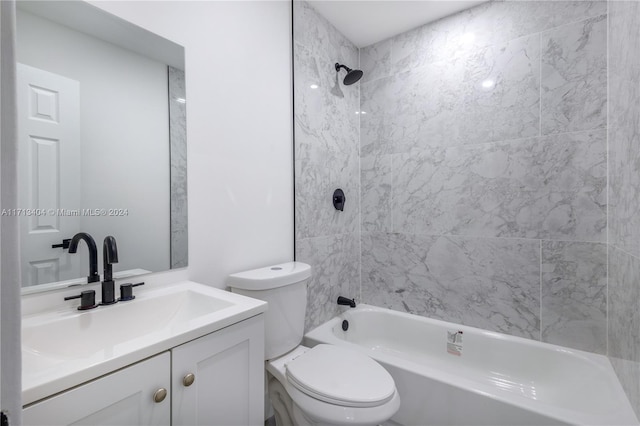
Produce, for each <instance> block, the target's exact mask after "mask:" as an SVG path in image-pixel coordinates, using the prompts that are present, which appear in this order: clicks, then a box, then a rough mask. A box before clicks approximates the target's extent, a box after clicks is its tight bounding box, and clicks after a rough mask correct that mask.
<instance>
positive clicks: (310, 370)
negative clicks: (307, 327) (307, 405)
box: [285, 344, 396, 408]
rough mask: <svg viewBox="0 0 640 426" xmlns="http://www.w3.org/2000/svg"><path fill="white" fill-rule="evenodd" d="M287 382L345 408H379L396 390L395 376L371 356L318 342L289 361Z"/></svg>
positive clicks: (312, 395) (319, 398)
mask: <svg viewBox="0 0 640 426" xmlns="http://www.w3.org/2000/svg"><path fill="white" fill-rule="evenodd" d="M285 368H286V377H287V381H288V382H289V383H290V384H291V385H293V386H294V387H295V388H296V389H298V390H299V391H301V392H302V393H304V394H306V395H308V396H310V397H312V398H315V399H318V400H320V401H323V402H327V403H329V404H334V405H339V406H343V407H361V408H365V407H377V406H379V405H382V404H385V403H386V402H388V401H390V400H391V399H392V398H393V397H394V395H395V393H396V389H395V383H394V381H393V378H392V377H391V375H390V374H389V373H388V372H387V371H386V370H385V369H384V368H383V367H382V366H381V365H380V364H378V363H376V362H375V361H374V360H372V359H371V358H369V357H368V356H366V355H364V354H362V353H360V352H357V351H354V350H350V349H346V348H343V347H339V346H332V345H325V344H321V345H317V346H315V347H313V348H311V349H309V350H308V351H307V352H305V353H304V354H303V355H301V356H298V357H296V358H295V359H293V360H291V361H290V362H288V363H286V365H285Z"/></svg>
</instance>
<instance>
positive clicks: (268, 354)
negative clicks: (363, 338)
mask: <svg viewBox="0 0 640 426" xmlns="http://www.w3.org/2000/svg"><path fill="white" fill-rule="evenodd" d="M310 277H311V267H310V266H309V265H307V264H305V263H301V262H289V263H284V264H280V265H274V266H270V267H266V268H260V269H254V270H251V271H246V272H240V273H238V274H233V275H230V276H229V277H228V280H227V285H228V286H229V287H230V288H231V291H233V292H234V293H239V294H243V295H245V296H249V297H254V298H256V299H260V300H264V301H266V302H267V303H268V304H269V305H268V308H267V312H266V313H265V360H266V361H267V362H266V364H265V367H266V369H267V373H268V374H267V380H268V390H269V398H270V399H271V403H272V405H273V407H274V411H275V416H276V423H277V424H278V426H288V425H320V424H322V425H327V424H331V425H354V426H355V425H363V426H364V425H377V424H380V423H383V422H385V421H387V420H389V419H390V418H391V417H392V416H393V415H394V414H395V413H396V412H397V411H398V409H399V408H400V397H399V395H398V392H397V390H396V387H395V383H394V381H393V378H392V377H391V375H390V374H389V373H388V372H387V371H386V370H385V369H384V368H383V367H382V366H381V365H380V364H378V363H376V362H375V361H374V360H373V359H371V358H369V357H368V356H366V355H364V354H362V353H361V352H358V351H356V350H353V349H349V348H344V347H338V346H331V345H318V346H315V347H313V348H307V347H304V346H301V345H300V343H301V342H302V337H303V330H304V318H305V312H306V305H307V281H308V280H309V278H310Z"/></svg>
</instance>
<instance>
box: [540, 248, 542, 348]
mask: <svg viewBox="0 0 640 426" xmlns="http://www.w3.org/2000/svg"><path fill="white" fill-rule="evenodd" d="M539 340H540V341H541V342H542V240H540V339H539Z"/></svg>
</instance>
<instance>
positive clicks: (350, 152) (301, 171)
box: [294, 1, 360, 239]
mask: <svg viewBox="0 0 640 426" xmlns="http://www.w3.org/2000/svg"><path fill="white" fill-rule="evenodd" d="M294 3H295V8H296V11H297V12H298V13H299V14H298V15H296V17H295V19H294V23H295V24H294V27H295V28H296V31H297V32H296V34H298V35H299V37H296V38H295V39H294V40H295V48H294V79H295V89H294V114H295V117H294V122H295V130H294V131H295V155H296V162H295V173H296V175H295V177H296V182H295V198H296V204H295V205H296V212H295V214H296V239H303V238H313V237H318V236H326V235H334V234H339V233H347V232H356V231H358V230H359V226H360V225H359V221H360V210H359V206H360V176H359V174H360V171H359V126H360V122H359V114H357V112H359V90H358V86H344V85H343V83H342V78H344V72H342V73H341V74H337V73H336V70H335V68H334V63H335V62H337V61H340V62H341V63H342V62H344V63H346V64H347V65H349V64H351V65H350V66H352V67H356V65H357V63H358V50H357V49H356V47H355V46H353V45H352V44H351V43H350V42H349V41H348V40H347V39H346V38H344V37H343V36H342V35H341V34H340V33H339V32H338V31H337V30H335V28H333V26H331V24H330V23H329V22H327V21H326V20H325V19H324V18H323V17H321V16H320V15H318V14H317V13H316V12H315V11H314V10H313V8H312V7H311V6H309V5H308V4H307V3H306V2H298V1H296V2H294ZM300 27H301V28H303V29H308V31H303V30H298V29H299V28H300ZM309 33H313V34H315V35H316V36H315V37H310V36H309ZM337 188H341V189H342V190H343V191H344V192H345V196H346V203H345V209H344V211H342V212H340V211H337V210H335V209H334V208H333V204H332V196H333V191H334V190H335V189H337Z"/></svg>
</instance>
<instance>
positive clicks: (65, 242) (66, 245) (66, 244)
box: [51, 238, 71, 249]
mask: <svg viewBox="0 0 640 426" xmlns="http://www.w3.org/2000/svg"><path fill="white" fill-rule="evenodd" d="M69 244H71V238H65V239H64V240H62V243H61V244H51V248H61V249H68V248H69Z"/></svg>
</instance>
